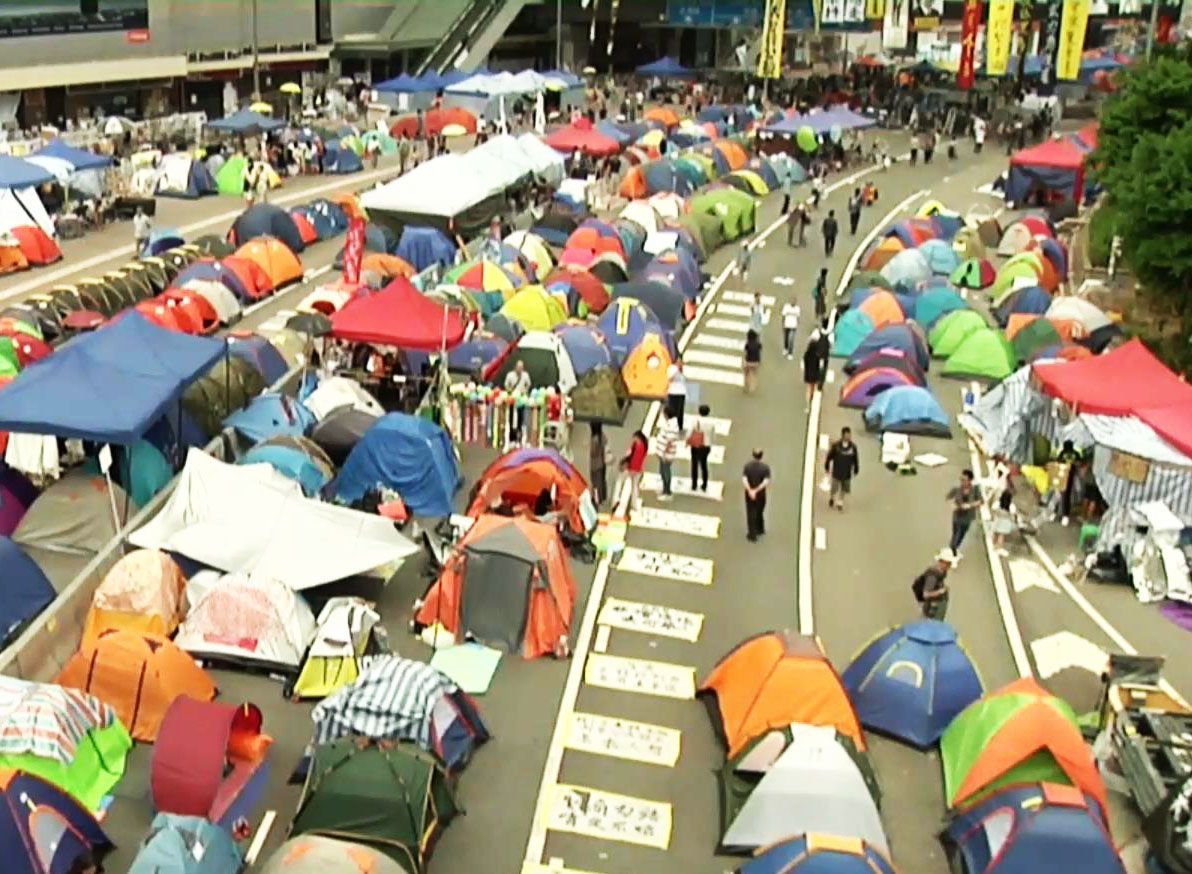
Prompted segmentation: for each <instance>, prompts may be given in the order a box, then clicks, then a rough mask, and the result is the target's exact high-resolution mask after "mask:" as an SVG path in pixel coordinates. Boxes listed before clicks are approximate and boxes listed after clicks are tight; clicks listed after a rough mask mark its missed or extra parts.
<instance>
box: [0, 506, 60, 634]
mask: <svg viewBox="0 0 1192 874" xmlns="http://www.w3.org/2000/svg"><path fill="white" fill-rule="evenodd" d="M3 500H4V501H5V502H7V501H8V497H7V495H5V496H4V498H3ZM0 576H2V577H3V579H4V585H3V586H0V646H7V645H8V643H9V642H10V641H12V640H13V639H14V638H15V637H16V636H17V635H18V634H20V633H21V630H22V629H23V628H24V627H25V625H26V624H27V623H28V622H29V621H30V620H31V619H33V618H34V617H35V616H37V615H38V614H39V613H41V611H42V610H44V609H45V608H46V607H48V606H49V605H50V603H51V602H52V601H53V600H54V587H53V586H52V585H50V581H49V580H47V579H46V575H45V574H44V573H42V570H41V568H39V567H38V566H37V563H36V562H34V561H33V559H31V558H30V557H29V556H27V555H26V554H25V553H24V552H23V551H22V550H21V548H20V547H19V546H17V545H16V544H15V543H13V542H12V541H11V540H9V539H8V538H7V537H0Z"/></svg>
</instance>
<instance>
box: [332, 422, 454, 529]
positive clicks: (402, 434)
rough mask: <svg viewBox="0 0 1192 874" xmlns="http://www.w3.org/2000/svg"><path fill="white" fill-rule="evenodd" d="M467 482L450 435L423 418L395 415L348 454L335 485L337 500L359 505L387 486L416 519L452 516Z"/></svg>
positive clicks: (373, 430)
mask: <svg viewBox="0 0 1192 874" xmlns="http://www.w3.org/2000/svg"><path fill="white" fill-rule="evenodd" d="M462 483H463V480H462V478H461V477H460V472H459V462H458V460H457V459H456V457H455V448H454V447H453V446H452V445H451V438H450V437H449V436H448V435H447V432H446V431H444V430H443V429H442V428H440V427H439V426H438V425H436V424H435V423H434V422H430V421H427V420H426V419H423V418H420V417H418V416H407V415H406V414H404V413H389V414H387V415H385V416H382V417H381V418H380V419H378V420H377V423H376V424H375V425H373V426H372V427H371V428H369V429H368V431H366V432H365V434H364V436H363V437H361V438H360V442H359V443H357V444H356V446H355V447H354V448H353V449H352V452H351V454H350V455H348V460H347V461H345V462H344V466H343V470H341V471H340V474H339V478H338V479H336V481H335V497H336V498H337V499H338V500H340V501H343V502H345V503H348V504H354V503H355V502H357V501H359V500H360V499H361V498H363V497H364V495H365V493H367V492H369V491H371V490H372V489H375V488H377V487H380V486H384V487H386V488H390V489H393V490H394V491H396V492H397V493H398V494H400V495H401V499H402V501H404V502H405V505H406V507H407V508H408V509H409V511H410V512H411V513H412V514H414V515H416V516H448V515H450V514H451V511H452V509H453V499H454V497H455V492H456V491H457V490H458V489H459V487H460V485H462Z"/></svg>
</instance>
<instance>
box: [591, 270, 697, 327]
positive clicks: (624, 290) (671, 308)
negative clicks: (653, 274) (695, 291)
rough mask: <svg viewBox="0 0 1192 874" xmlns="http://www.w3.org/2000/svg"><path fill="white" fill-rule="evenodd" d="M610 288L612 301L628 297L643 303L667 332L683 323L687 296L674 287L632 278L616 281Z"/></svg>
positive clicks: (650, 280) (649, 280)
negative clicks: (625, 280) (627, 280)
mask: <svg viewBox="0 0 1192 874" xmlns="http://www.w3.org/2000/svg"><path fill="white" fill-rule="evenodd" d="M610 289H611V297H612V299H613V301H614V302H616V301H618V300H620V299H621V298H626V297H628V298H633V299H634V300H637V301H640V302H641V303H643V304H645V306H647V307H648V308H649V309H650V312H652V313H653V314H654V317H655V319H657V321H658V323H659V324H661V325H662V326H663V327H664V328H666V329H667V331H668V333H669V332H670V331H673V330H675V329H676V328H678V327H679V325H681V324H682V323H683V311H684V309H685V308H686V306H687V298H686V297H684V296H683V292H681V291H679V290H678V289H676V288H671V287H670V286H669V285H666V284H664V283H662V282H658V281H655V280H652V279H634V280H632V281H630V282H617V283H615V284H613V285H612V286H610Z"/></svg>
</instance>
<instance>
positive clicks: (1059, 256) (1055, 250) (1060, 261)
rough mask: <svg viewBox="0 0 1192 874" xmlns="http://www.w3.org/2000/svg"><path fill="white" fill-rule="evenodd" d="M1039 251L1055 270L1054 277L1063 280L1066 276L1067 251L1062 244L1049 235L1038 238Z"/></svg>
mask: <svg viewBox="0 0 1192 874" xmlns="http://www.w3.org/2000/svg"><path fill="white" fill-rule="evenodd" d="M1038 243H1039V251H1040V252H1041V253H1042V254H1043V257H1044V258H1046V259H1047V261H1048V262H1049V263H1050V264H1051V267H1052V269H1053V270H1055V274H1056V278H1057V279H1060V280H1064V279H1066V278H1067V277H1068V252H1067V250H1066V249H1065V248H1064V244H1063V243H1061V242H1059V241H1058V240H1053V239H1051V238H1050V237H1044V238H1042V239H1039V240H1038Z"/></svg>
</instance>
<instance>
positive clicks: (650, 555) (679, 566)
mask: <svg viewBox="0 0 1192 874" xmlns="http://www.w3.org/2000/svg"><path fill="white" fill-rule="evenodd" d="M616 568H617V570H620V571H626V572H628V573H632V574H641V575H642V576H647V577H661V578H662V579H665V580H675V581H676V582H680V583H694V584H696V585H697V586H710V585H712V577H713V575H714V574H715V564H714V562H713V561H712V560H711V559H707V558H696V557H694V556H690V555H679V554H677V553H674V552H656V551H654V550H652V549H638V548H637V547H635V546H627V547H625V551H624V552H623V553H622V554H621V560H620V561H619V562H617V565H616Z"/></svg>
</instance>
